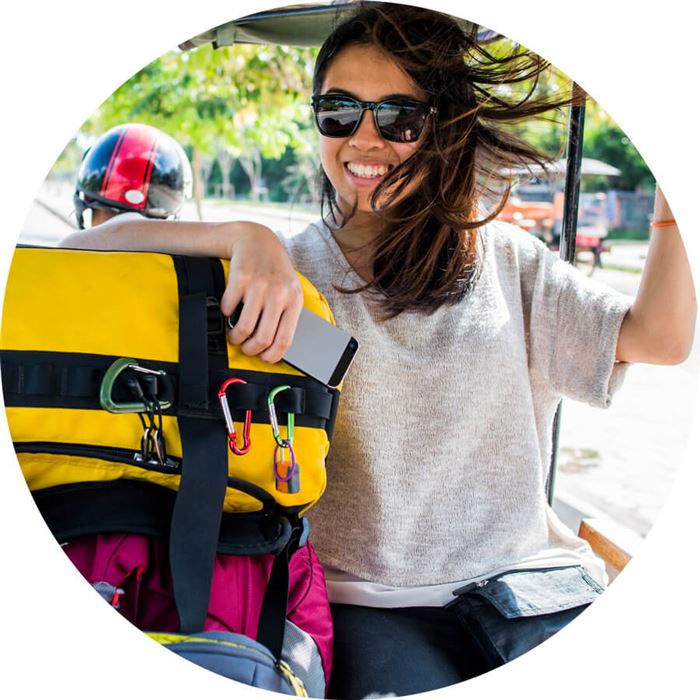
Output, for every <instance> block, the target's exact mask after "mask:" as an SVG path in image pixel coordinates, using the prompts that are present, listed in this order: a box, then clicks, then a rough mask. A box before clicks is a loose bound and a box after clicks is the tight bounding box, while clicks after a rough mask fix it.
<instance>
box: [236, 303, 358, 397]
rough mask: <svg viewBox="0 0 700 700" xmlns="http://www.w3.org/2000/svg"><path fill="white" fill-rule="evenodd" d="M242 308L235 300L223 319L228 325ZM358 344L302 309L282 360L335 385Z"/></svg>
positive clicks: (330, 324)
mask: <svg viewBox="0 0 700 700" xmlns="http://www.w3.org/2000/svg"><path fill="white" fill-rule="evenodd" d="M242 310H243V304H239V305H238V307H237V308H236V310H235V311H234V312H233V314H231V316H229V317H228V318H227V319H226V323H227V325H228V327H229V328H233V327H234V326H235V325H236V323H237V322H238V318H239V317H240V315H241V311H242ZM358 348H359V343H358V342H357V339H355V338H353V336H351V335H350V334H349V333H348V332H346V331H344V330H342V329H340V328H338V327H337V326H334V325H333V324H332V323H328V321H326V320H325V319H323V318H321V317H320V316H317V315H316V314H315V313H313V312H311V311H309V310H308V309H302V310H301V315H300V316H299V322H298V323H297V327H296V330H295V332H294V338H293V339H292V344H291V346H290V347H289V349H288V350H287V352H286V353H285V354H284V361H285V362H287V363H288V364H289V365H291V366H292V367H294V368H295V369H298V370H299V371H300V372H303V373H304V374H307V375H308V376H310V377H312V378H313V379H316V380H318V381H319V382H322V383H323V384H326V385H327V386H330V387H336V386H338V384H340V382H341V381H343V377H344V376H345V374H346V373H347V371H348V369H349V368H350V365H351V364H352V361H353V359H354V357H355V353H356V352H357V350H358Z"/></svg>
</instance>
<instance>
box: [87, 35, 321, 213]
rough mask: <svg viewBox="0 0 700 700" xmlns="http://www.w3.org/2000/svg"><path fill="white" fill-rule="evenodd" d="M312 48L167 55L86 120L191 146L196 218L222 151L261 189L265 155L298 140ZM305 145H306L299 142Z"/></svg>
mask: <svg viewBox="0 0 700 700" xmlns="http://www.w3.org/2000/svg"><path fill="white" fill-rule="evenodd" d="M312 65H313V52H312V51H311V50H309V49H299V48H290V47H284V46H250V45H238V46H233V47H224V48H221V49H217V50H214V49H213V48H211V47H208V46H206V47H200V48H198V49H195V50H193V51H190V52H187V53H183V52H171V53H167V54H164V55H163V56H161V57H160V58H158V59H156V60H155V61H153V62H152V63H150V64H149V65H148V66H146V67H145V68H143V69H142V70H140V71H139V72H138V73H136V74H135V75H134V76H132V77H131V78H130V79H129V80H127V81H126V82H125V83H124V84H123V85H122V86H121V87H120V88H119V89H118V90H117V91H116V92H115V93H114V94H113V95H112V96H111V97H110V98H109V99H108V100H106V101H105V103H104V104H102V105H101V106H100V109H99V110H98V111H97V112H96V114H95V115H93V116H92V117H91V118H90V119H89V120H88V121H87V122H86V124H85V125H84V126H83V131H86V132H88V133H93V134H97V133H101V132H102V131H104V130H106V129H107V128H110V127H111V126H114V125H116V124H119V123H123V122H128V121H138V122H143V123H146V124H151V125H152V126H155V127H158V128H160V129H162V130H163V131H165V132H167V133H169V134H170V135H171V136H173V137H174V138H175V139H177V140H178V141H180V143H181V144H183V145H188V146H191V153H192V166H193V172H194V177H195V199H196V202H197V206H198V210H199V212H200V217H201V198H202V196H203V194H204V185H205V177H204V175H205V172H206V170H207V167H208V168H209V170H211V166H212V164H213V162H214V160H215V159H216V158H217V157H218V156H219V155H220V153H221V152H222V151H224V152H226V153H228V154H229V155H231V156H233V157H235V158H237V159H238V160H239V162H240V163H241V165H242V166H243V168H244V170H245V172H246V173H247V174H248V176H249V177H250V178H251V190H252V191H253V192H255V191H256V190H257V189H258V188H259V184H260V183H259V179H260V168H259V167H258V166H259V163H260V159H261V158H262V157H268V158H279V157H280V156H281V155H282V154H283V153H284V151H285V149H286V148H287V147H288V146H292V147H294V146H296V145H297V144H298V143H301V141H300V139H299V131H300V129H299V122H304V121H308V106H307V96H308V94H309V93H310V81H311V67H312ZM302 145H303V144H302Z"/></svg>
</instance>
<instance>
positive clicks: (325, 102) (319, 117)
mask: <svg viewBox="0 0 700 700" xmlns="http://www.w3.org/2000/svg"><path fill="white" fill-rule="evenodd" d="M314 112H315V114H316V124H317V125H318V130H319V131H320V132H321V133H322V134H323V135H324V136H330V137H332V138H337V137H343V136H349V135H350V134H351V133H352V132H353V131H354V129H355V127H356V126H357V122H358V121H359V120H360V113H361V112H360V106H359V105H358V103H357V102H355V101H353V100H350V99H342V98H337V97H331V98H324V97H320V98H318V99H317V100H316V102H315V104H314Z"/></svg>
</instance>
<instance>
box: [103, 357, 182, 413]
mask: <svg viewBox="0 0 700 700" xmlns="http://www.w3.org/2000/svg"><path fill="white" fill-rule="evenodd" d="M126 369H130V370H134V371H135V372H140V373H141V374H154V375H156V376H160V377H164V376H165V372H164V371H163V370H156V369H148V367H141V366H140V365H139V364H138V362H136V360H131V359H129V358H127V357H120V358H119V359H118V360H115V361H114V362H113V363H112V364H111V365H110V366H109V368H108V369H107V371H106V372H105V376H104V377H103V378H102V383H101V384H100V406H102V408H104V410H105V411H109V412H110V413H143V411H144V410H145V409H147V408H148V407H147V406H146V405H145V404H144V403H143V402H142V401H135V402H128V401H125V402H117V401H115V400H114V399H113V398H112V389H113V388H114V382H115V381H116V380H117V377H118V376H119V375H120V374H121V373H122V372H123V371H124V370H126ZM158 405H159V406H160V410H161V411H164V410H165V409H167V408H170V406H172V402H171V401H158Z"/></svg>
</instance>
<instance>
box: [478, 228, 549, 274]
mask: <svg viewBox="0 0 700 700" xmlns="http://www.w3.org/2000/svg"><path fill="white" fill-rule="evenodd" d="M482 235H483V238H484V246H485V248H486V250H487V251H489V252H490V253H491V254H492V255H493V257H494V258H495V259H496V260H498V261H502V262H505V261H512V262H514V263H516V264H517V265H518V266H519V267H522V266H527V265H532V264H535V265H537V264H539V262H541V261H542V260H543V259H544V258H546V257H547V256H550V255H552V253H551V251H550V250H549V249H548V248H547V246H546V245H545V244H544V243H543V242H542V241H541V240H540V239H539V238H537V237H536V236H533V235H532V234H531V233H528V232H527V231H525V229H522V228H520V227H519V226H516V225H514V224H511V223H508V222H506V221H498V220H496V221H491V222H489V223H488V224H486V225H485V226H484V227H483V229H482Z"/></svg>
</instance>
